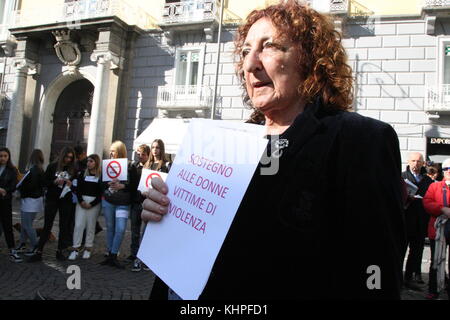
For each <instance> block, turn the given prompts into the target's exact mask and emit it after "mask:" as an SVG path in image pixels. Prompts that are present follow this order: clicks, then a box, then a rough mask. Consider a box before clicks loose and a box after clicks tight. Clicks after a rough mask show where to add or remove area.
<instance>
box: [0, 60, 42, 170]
mask: <svg viewBox="0 0 450 320" xmlns="http://www.w3.org/2000/svg"><path fill="white" fill-rule="evenodd" d="M14 68H15V69H16V70H15V71H16V73H15V85H14V92H13V96H12V100H11V109H10V111H9V120H8V132H7V136H6V146H7V147H8V148H9V150H10V151H11V161H12V163H13V164H14V165H18V163H19V156H20V150H21V149H20V147H21V142H22V129H23V116H24V107H25V93H26V87H27V75H28V69H29V68H30V69H35V68H36V65H35V64H34V63H33V62H31V61H30V60H28V59H16V60H15V61H14Z"/></svg>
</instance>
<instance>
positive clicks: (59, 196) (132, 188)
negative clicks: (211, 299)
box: [0, 139, 171, 271]
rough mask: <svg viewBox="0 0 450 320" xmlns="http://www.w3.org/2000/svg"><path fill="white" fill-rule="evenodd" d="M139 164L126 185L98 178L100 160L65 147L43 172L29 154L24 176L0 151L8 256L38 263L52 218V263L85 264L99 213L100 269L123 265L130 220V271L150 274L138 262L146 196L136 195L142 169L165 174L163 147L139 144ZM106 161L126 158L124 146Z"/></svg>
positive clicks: (37, 155) (36, 156) (0, 214)
mask: <svg viewBox="0 0 450 320" xmlns="http://www.w3.org/2000/svg"><path fill="white" fill-rule="evenodd" d="M136 155H137V160H136V161H134V162H131V161H128V174H127V179H126V180H125V181H119V180H118V179H112V181H108V182H104V181H103V179H102V159H101V157H100V156H99V155H97V154H90V155H86V151H84V149H83V147H82V146H76V147H75V148H72V147H64V148H63V149H62V150H61V151H60V153H59V156H58V157H57V159H56V160H55V161H54V162H52V163H50V164H49V165H48V166H47V167H46V168H44V162H45V161H44V154H43V153H42V151H41V150H39V149H35V150H33V151H32V153H31V156H30V159H29V162H28V164H27V167H26V170H25V172H24V173H21V172H19V170H18V169H17V168H16V167H15V166H14V165H13V163H12V162H11V155H10V151H9V149H8V148H6V147H2V148H0V218H1V220H0V227H1V229H2V230H3V233H4V235H5V239H6V243H7V246H8V249H9V257H10V260H11V261H13V262H23V261H24V260H26V261H27V262H37V261H41V260H42V259H43V257H42V253H43V251H44V248H45V245H46V243H47V242H48V240H49V238H50V237H51V236H52V235H53V234H52V228H53V224H54V220H55V217H56V215H57V214H58V215H59V219H58V220H59V234H58V246H57V250H56V259H57V260H60V261H63V260H67V259H68V260H75V259H77V258H83V259H89V258H90V257H91V256H92V252H93V249H94V246H95V241H94V240H95V235H96V234H97V233H98V232H100V231H102V230H103V228H102V227H101V226H100V224H99V222H98V217H99V214H100V213H102V214H103V216H104V218H105V224H106V239H107V241H106V246H107V250H106V253H105V260H104V261H102V262H101V264H102V265H110V266H113V267H117V268H120V269H123V268H124V264H123V263H121V262H119V260H118V259H117V255H118V253H119V250H120V248H121V244H122V241H123V238H124V235H125V230H126V227H127V223H128V219H130V221H131V246H130V255H129V257H128V258H127V259H128V260H131V261H132V263H133V266H132V268H131V270H132V271H140V270H141V269H142V268H145V269H148V268H147V267H146V266H145V265H143V264H142V263H141V261H140V260H139V259H138V258H137V252H138V250H139V246H140V241H141V238H142V232H143V228H144V227H145V224H144V223H143V222H142V220H141V211H142V202H143V200H144V197H143V196H142V195H141V192H140V191H139V190H138V185H139V181H140V178H141V174H142V169H144V168H146V169H151V170H156V171H160V172H166V173H167V172H168V171H169V169H170V165H171V163H170V161H169V160H168V159H167V158H166V154H165V149H164V142H163V141H162V140H160V139H156V140H155V141H153V142H152V144H151V145H150V146H148V145H145V144H143V145H140V146H139V147H138V148H137V150H136ZM109 156H110V159H119V158H127V149H126V146H125V144H124V143H123V142H121V141H115V142H113V143H112V145H111V147H110V149H109ZM16 191H17V192H18V195H19V196H20V212H21V222H20V238H19V241H18V243H16V241H15V237H14V234H13V229H14V228H13V221H12V201H13V197H14V195H15V194H16ZM41 213H44V226H43V228H42V229H41V230H39V231H40V232H37V230H36V228H35V226H33V224H34V221H35V219H36V216H37V215H39V214H41Z"/></svg>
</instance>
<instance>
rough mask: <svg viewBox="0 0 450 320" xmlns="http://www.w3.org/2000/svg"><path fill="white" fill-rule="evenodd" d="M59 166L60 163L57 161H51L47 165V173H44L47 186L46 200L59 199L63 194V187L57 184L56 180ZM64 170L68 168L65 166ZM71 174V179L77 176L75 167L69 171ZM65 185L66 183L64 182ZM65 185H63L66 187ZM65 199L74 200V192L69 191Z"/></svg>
mask: <svg viewBox="0 0 450 320" xmlns="http://www.w3.org/2000/svg"><path fill="white" fill-rule="evenodd" d="M57 167H58V163H57V162H53V163H50V164H49V165H48V166H47V170H45V174H44V181H45V186H46V187H47V193H46V195H45V197H46V201H53V202H54V201H57V200H59V197H60V195H61V192H62V190H63V188H61V187H59V186H57V185H55V180H56V179H57V178H58V177H57V175H56V174H57V172H56V169H57ZM63 170H64V171H67V170H68V168H67V167H65V168H63ZM69 174H70V179H69V180H71V181H72V180H73V179H74V178H75V176H74V174H75V168H73V170H71V171H70V172H69ZM64 185H65V184H64ZM64 185H63V187H64ZM63 199H64V200H65V201H72V192H68V193H67V194H66V195H65V196H64V198H63Z"/></svg>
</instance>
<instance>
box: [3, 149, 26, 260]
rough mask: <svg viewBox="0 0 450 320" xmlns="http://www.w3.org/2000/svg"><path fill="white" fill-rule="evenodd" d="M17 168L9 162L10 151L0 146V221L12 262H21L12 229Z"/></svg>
mask: <svg viewBox="0 0 450 320" xmlns="http://www.w3.org/2000/svg"><path fill="white" fill-rule="evenodd" d="M17 175H18V171H17V168H16V167H15V166H14V165H13V164H12V162H11V152H10V151H9V149H8V148H6V147H1V148H0V221H1V224H2V226H3V232H4V233H5V239H6V244H7V245H8V249H9V257H10V259H11V261H13V262H22V258H20V256H19V255H18V254H17V251H16V249H15V243H14V234H13V229H12V193H13V191H14V190H15V189H16V184H17Z"/></svg>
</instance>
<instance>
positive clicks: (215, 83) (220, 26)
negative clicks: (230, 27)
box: [211, 0, 225, 120]
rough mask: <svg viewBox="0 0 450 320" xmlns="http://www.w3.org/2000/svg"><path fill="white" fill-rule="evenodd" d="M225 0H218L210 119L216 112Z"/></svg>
mask: <svg viewBox="0 0 450 320" xmlns="http://www.w3.org/2000/svg"><path fill="white" fill-rule="evenodd" d="M224 2H225V0H220V21H219V31H218V34H217V60H216V77H215V80H214V93H213V101H212V106H211V119H212V120H214V115H215V113H216V101H217V82H218V80H219V60H220V38H221V35H222V22H223V4H224Z"/></svg>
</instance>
